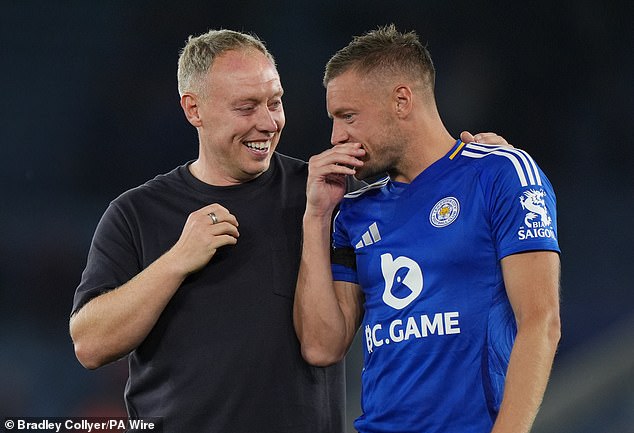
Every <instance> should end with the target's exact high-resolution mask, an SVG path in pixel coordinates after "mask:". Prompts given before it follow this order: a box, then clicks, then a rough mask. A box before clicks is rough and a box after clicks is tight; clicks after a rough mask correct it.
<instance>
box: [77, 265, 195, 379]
mask: <svg viewBox="0 0 634 433" xmlns="http://www.w3.org/2000/svg"><path fill="white" fill-rule="evenodd" d="M185 276H186V274H185V273H184V272H183V271H182V270H180V269H178V268H177V267H176V266H175V265H174V261H173V260H172V259H171V257H170V253H166V254H165V255H164V256H162V257H160V258H159V259H157V260H156V261H155V262H154V263H152V264H151V265H150V266H148V267H147V268H146V269H145V270H143V271H142V272H140V273H139V274H138V275H137V276H135V277H134V278H133V279H131V280H130V281H128V282H127V283H125V284H123V285H122V286H120V287H118V288H116V289H114V290H112V291H110V292H108V293H105V294H103V295H100V296H98V297H96V298H94V299H92V300H91V301H90V302H88V303H87V304H86V305H84V306H83V307H82V308H81V309H80V310H79V311H78V312H76V313H75V314H74V315H73V316H72V317H71V320H70V334H71V337H72V339H73V343H74V346H75V354H76V356H77V358H78V360H79V361H80V362H81V363H82V365H84V366H85V367H86V368H90V369H93V368H97V367H100V366H102V365H105V364H107V363H109V362H112V361H114V360H116V359H119V358H120V357H122V356H124V355H126V354H128V353H129V352H130V351H132V350H133V349H135V348H136V347H137V346H138V345H139V344H141V342H142V341H143V340H144V339H145V337H146V336H147V335H148V334H149V332H150V331H151V330H152V328H153V327H154V325H155V324H156V321H157V320H158V318H159V316H160V315H161V313H162V312H163V310H164V308H165V306H166V305H167V303H168V302H169V300H170V299H171V298H172V296H173V295H174V293H175V292H176V291H177V290H178V288H179V287H180V285H181V283H182V282H183V280H184V278H185Z"/></svg>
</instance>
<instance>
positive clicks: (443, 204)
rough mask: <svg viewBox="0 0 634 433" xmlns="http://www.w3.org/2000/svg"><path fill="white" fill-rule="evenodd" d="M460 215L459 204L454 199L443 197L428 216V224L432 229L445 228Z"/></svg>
mask: <svg viewBox="0 0 634 433" xmlns="http://www.w3.org/2000/svg"><path fill="white" fill-rule="evenodd" d="M458 214H460V203H459V202H458V199H457V198H455V197H445V198H443V199H442V200H440V201H438V203H436V205H435V206H434V207H433V209H432V210H431V212H430V214H429V222H430V223H431V225H433V226H434V227H447V226H448V225H449V224H451V223H452V222H454V221H455V220H456V218H458Z"/></svg>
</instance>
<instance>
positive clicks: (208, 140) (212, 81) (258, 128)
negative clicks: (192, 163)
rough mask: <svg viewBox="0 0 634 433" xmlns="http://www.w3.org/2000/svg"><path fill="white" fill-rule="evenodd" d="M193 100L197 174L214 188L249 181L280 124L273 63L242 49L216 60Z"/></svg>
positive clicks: (266, 157) (267, 155) (264, 162)
mask: <svg viewBox="0 0 634 433" xmlns="http://www.w3.org/2000/svg"><path fill="white" fill-rule="evenodd" d="M203 89H204V90H203V95H198V96H196V99H197V106H198V117H197V120H198V124H197V125H195V126H196V127H197V129H198V133H199V139H200V155H199V161H200V162H201V164H199V165H200V167H202V168H201V172H204V176H203V177H204V180H205V181H208V182H211V183H212V184H214V185H233V184H238V183H243V182H247V181H249V180H252V179H254V178H256V177H257V176H259V175H260V174H262V173H263V172H265V171H266V170H267V169H268V168H269V164H270V161H271V156H272V155H273V151H274V150H275V148H276V147H277V143H278V142H279V139H280V134H281V132H282V129H283V128H284V124H285V121H286V120H285V117H284V109H283V107H282V93H283V89H282V84H281V82H280V77H279V75H278V73H277V70H276V68H275V65H274V64H273V63H272V62H271V61H270V60H269V59H268V58H267V57H266V56H265V55H264V54H262V53H261V52H259V51H256V50H252V49H246V50H239V51H236V50H232V51H227V52H225V53H223V54H221V55H220V56H218V57H217V58H216V59H215V60H214V62H213V64H212V66H211V68H210V70H209V72H208V73H207V76H206V78H205V85H204V87H203Z"/></svg>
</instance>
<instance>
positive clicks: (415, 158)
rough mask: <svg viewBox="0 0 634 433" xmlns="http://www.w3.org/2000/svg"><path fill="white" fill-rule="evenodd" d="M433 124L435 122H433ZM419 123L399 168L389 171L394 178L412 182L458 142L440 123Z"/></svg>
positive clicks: (398, 180) (411, 135)
mask: <svg viewBox="0 0 634 433" xmlns="http://www.w3.org/2000/svg"><path fill="white" fill-rule="evenodd" d="M432 125H433V124H432ZM426 126H429V123H423V124H419V126H418V127H417V128H415V129H414V130H413V131H412V133H411V134H409V136H410V137H411V140H410V141H409V143H408V145H407V149H405V151H404V152H403V157H402V160H401V164H399V167H398V170H394V172H390V173H388V174H389V175H390V178H392V180H395V181H397V182H404V183H410V182H411V181H412V180H414V179H415V178H416V177H417V176H418V175H419V174H421V173H422V172H423V171H425V170H426V169H427V168H428V167H429V166H430V165H432V164H433V163H434V162H436V161H438V160H439V159H441V158H442V157H444V156H445V155H446V154H447V152H449V150H451V148H452V147H453V146H454V144H455V143H456V139H455V138H453V137H452V136H451V134H450V133H449V131H447V129H446V128H445V127H444V125H442V123H440V119H438V124H436V125H435V126H433V127H431V128H430V127H426Z"/></svg>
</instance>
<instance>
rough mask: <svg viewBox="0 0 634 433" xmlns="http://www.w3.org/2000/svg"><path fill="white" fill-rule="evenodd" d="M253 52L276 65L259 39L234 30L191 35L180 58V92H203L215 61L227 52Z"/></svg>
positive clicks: (178, 73) (181, 93) (210, 31)
mask: <svg viewBox="0 0 634 433" xmlns="http://www.w3.org/2000/svg"><path fill="white" fill-rule="evenodd" d="M249 49H254V50H257V51H259V52H261V53H262V54H264V55H265V56H266V57H267V58H268V59H269V60H270V61H271V63H273V65H275V59H274V58H273V56H272V55H271V53H269V51H268V50H267V49H266V47H265V46H264V42H262V41H261V40H260V39H259V38H258V37H257V36H255V35H250V34H246V33H240V32H236V31H233V30H226V29H220V30H209V31H208V32H207V33H203V34H202V35H199V36H189V38H188V39H187V43H186V44H185V47H183V49H182V50H181V52H180V56H179V58H178V72H177V77H178V93H179V94H180V95H181V96H182V95H183V94H184V93H186V92H192V93H204V82H205V81H204V78H205V76H206V75H207V72H208V71H209V68H211V65H212V63H213V61H214V59H215V58H216V57H217V56H219V55H221V54H222V53H224V52H226V51H231V50H249Z"/></svg>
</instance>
